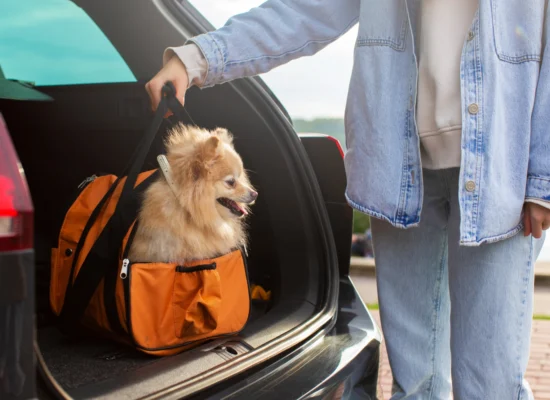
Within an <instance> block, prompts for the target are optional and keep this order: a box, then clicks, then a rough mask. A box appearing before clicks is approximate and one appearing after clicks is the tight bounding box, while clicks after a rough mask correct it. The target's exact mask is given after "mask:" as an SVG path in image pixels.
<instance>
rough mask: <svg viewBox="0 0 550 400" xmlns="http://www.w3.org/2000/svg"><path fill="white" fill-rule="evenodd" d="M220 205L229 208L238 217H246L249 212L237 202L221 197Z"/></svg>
mask: <svg viewBox="0 0 550 400" xmlns="http://www.w3.org/2000/svg"><path fill="white" fill-rule="evenodd" d="M218 203H220V204H221V205H222V206H224V207H225V208H227V209H228V210H229V211H231V212H232V213H233V214H235V215H236V216H237V217H244V216H245V215H247V214H248V212H247V211H246V210H245V209H244V208H243V207H242V206H241V205H240V204H239V203H237V202H236V201H233V200H231V199H228V198H227V197H221V198H219V199H218Z"/></svg>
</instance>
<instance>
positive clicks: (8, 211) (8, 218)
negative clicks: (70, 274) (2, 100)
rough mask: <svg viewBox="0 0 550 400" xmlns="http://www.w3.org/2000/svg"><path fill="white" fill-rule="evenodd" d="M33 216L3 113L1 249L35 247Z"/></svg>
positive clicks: (0, 138)
mask: <svg viewBox="0 0 550 400" xmlns="http://www.w3.org/2000/svg"><path fill="white" fill-rule="evenodd" d="M33 218H34V210H33V206H32V200H31V196H30V193H29V188H28V186H27V181H26V180H25V175H24V172H23V168H22V166H21V163H20V162H19V159H18V157H17V153H16V152H15V148H14V146H13V143H12V141H11V138H10V135H9V133H8V129H7V127H6V124H5V123H4V119H3V118H2V115H1V114H0V252H3V251H14V250H23V249H31V248H32V247H33Z"/></svg>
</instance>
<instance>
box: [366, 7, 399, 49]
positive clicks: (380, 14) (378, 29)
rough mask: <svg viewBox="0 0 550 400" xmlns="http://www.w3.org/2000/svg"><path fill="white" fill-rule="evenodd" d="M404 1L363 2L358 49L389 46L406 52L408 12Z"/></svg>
mask: <svg viewBox="0 0 550 400" xmlns="http://www.w3.org/2000/svg"><path fill="white" fill-rule="evenodd" d="M405 7H406V6H405V2H404V1H403V0H384V1H381V0H362V1H361V8H360V19H359V35H358V37H357V43H356V45H357V47H361V46H388V47H391V48H392V49H394V50H397V51H403V50H405V35H406V30H407V10H406V8H405Z"/></svg>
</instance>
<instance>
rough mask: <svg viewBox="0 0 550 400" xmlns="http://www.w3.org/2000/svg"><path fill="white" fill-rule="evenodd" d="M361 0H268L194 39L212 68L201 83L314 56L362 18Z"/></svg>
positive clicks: (254, 72)
mask: <svg viewBox="0 0 550 400" xmlns="http://www.w3.org/2000/svg"><path fill="white" fill-rule="evenodd" d="M359 4H360V0H339V1H334V0H269V1H266V2H265V3H263V4H262V5H261V6H259V7H256V8H253V9H252V10H250V11H248V12H246V13H244V14H240V15H236V16H234V17H232V18H231V19H229V21H227V23H226V24H225V26H224V27H222V28H220V29H218V30H216V31H214V32H210V33H206V34H203V35H199V36H197V37H195V38H192V39H190V41H189V42H192V43H195V44H196V45H197V46H198V47H199V48H200V49H201V51H202V53H203V55H204V57H205V59H206V62H207V65H208V71H207V74H206V77H205V81H204V82H203V85H202V86H203V87H209V86H212V85H214V84H218V83H223V82H227V81H230V80H232V79H236V78H242V77H245V76H253V75H257V74H261V73H264V72H267V71H269V70H271V69H272V68H274V67H277V66H279V65H282V64H285V63H286V62H288V61H290V60H293V59H296V58H298V57H302V56H306V55H312V54H315V53H316V52H318V51H319V50H321V49H322V48H324V47H325V46H326V45H328V44H329V43H331V42H333V41H334V40H336V39H337V38H339V37H340V36H341V35H343V34H344V33H345V32H347V31H348V30H349V29H350V28H351V27H352V26H353V25H355V24H356V23H357V20H358V19H359Z"/></svg>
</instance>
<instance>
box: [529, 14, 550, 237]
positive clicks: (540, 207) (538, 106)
mask: <svg viewBox="0 0 550 400" xmlns="http://www.w3.org/2000/svg"><path fill="white" fill-rule="evenodd" d="M544 24H545V30H544V37H543V45H544V53H543V58H542V63H541V68H540V75H539V81H538V86H537V93H536V97H535V105H534V109H533V116H532V124H531V145H530V149H529V168H528V171H527V193H526V199H525V201H526V205H525V216H524V223H525V234H526V235H528V234H531V233H532V234H533V236H534V237H537V238H538V237H540V236H541V234H542V230H545V229H548V227H549V226H550V113H549V111H550V25H549V24H550V9H549V8H548V7H547V10H546V16H545V22H544Z"/></svg>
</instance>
